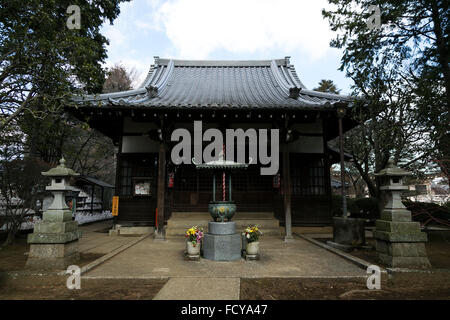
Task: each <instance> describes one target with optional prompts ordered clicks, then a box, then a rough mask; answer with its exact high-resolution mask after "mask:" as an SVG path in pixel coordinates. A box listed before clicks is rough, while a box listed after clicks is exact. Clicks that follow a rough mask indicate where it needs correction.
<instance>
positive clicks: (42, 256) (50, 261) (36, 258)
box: [25, 240, 80, 271]
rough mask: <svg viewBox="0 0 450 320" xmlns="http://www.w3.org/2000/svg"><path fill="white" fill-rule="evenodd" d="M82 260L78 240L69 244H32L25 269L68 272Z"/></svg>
mask: <svg viewBox="0 0 450 320" xmlns="http://www.w3.org/2000/svg"><path fill="white" fill-rule="evenodd" d="M79 260H80V254H79V252H78V240H75V241H72V242H68V243H54V244H31V245H30V252H29V254H28V260H27V263H26V265H25V268H26V269H28V270H46V271H51V270H66V269H67V267H68V266H70V265H76V264H77V263H78V262H79Z"/></svg>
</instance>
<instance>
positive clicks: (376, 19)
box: [366, 4, 381, 30]
mask: <svg viewBox="0 0 450 320" xmlns="http://www.w3.org/2000/svg"><path fill="white" fill-rule="evenodd" d="M369 13H371V15H370V16H369V17H368V18H367V20H366V24H367V28H369V29H370V30H374V29H381V10H380V6H377V5H374V4H373V5H371V6H369Z"/></svg>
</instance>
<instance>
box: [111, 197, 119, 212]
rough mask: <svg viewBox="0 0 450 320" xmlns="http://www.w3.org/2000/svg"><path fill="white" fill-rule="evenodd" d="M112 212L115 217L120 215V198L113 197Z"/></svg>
mask: <svg viewBox="0 0 450 320" xmlns="http://www.w3.org/2000/svg"><path fill="white" fill-rule="evenodd" d="M111 212H112V215H113V216H118V215H119V196H113V198H112V209H111Z"/></svg>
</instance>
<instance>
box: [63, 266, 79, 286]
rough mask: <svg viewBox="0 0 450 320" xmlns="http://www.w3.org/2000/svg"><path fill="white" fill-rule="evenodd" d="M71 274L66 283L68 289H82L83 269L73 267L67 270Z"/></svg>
mask: <svg viewBox="0 0 450 320" xmlns="http://www.w3.org/2000/svg"><path fill="white" fill-rule="evenodd" d="M66 273H67V274H69V277H68V278H67V281H66V286H67V289H69V290H73V289H77V290H79V289H81V269H80V267H79V266H75V265H71V266H69V267H68V268H67V271H66Z"/></svg>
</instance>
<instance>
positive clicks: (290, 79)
mask: <svg viewBox="0 0 450 320" xmlns="http://www.w3.org/2000/svg"><path fill="white" fill-rule="evenodd" d="M76 101H78V102H80V103H82V102H87V103H88V105H94V106H105V107H106V106H123V107H127V106H128V107H153V108H158V107H164V108H181V107H182V108H214V109H220V108H273V109H275V108H276V109H278V108H298V109H316V108H331V107H332V105H333V104H335V103H337V102H345V103H349V102H351V99H350V98H349V97H345V96H341V95H335V94H328V93H321V92H317V91H312V90H307V89H306V87H305V86H304V85H303V84H302V83H301V81H300V79H299V78H298V76H297V73H296V72H295V69H294V67H293V66H292V65H291V64H290V63H289V58H288V57H286V58H285V59H277V60H250V61H212V60H197V61H196V60H169V59H160V58H158V57H155V64H154V65H152V66H151V68H150V71H149V73H148V75H147V77H146V79H145V80H144V82H143V83H142V85H141V86H140V87H139V88H138V89H135V90H130V91H123V92H117V93H109V94H101V95H95V96H92V95H91V96H82V97H77V98H76Z"/></svg>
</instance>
